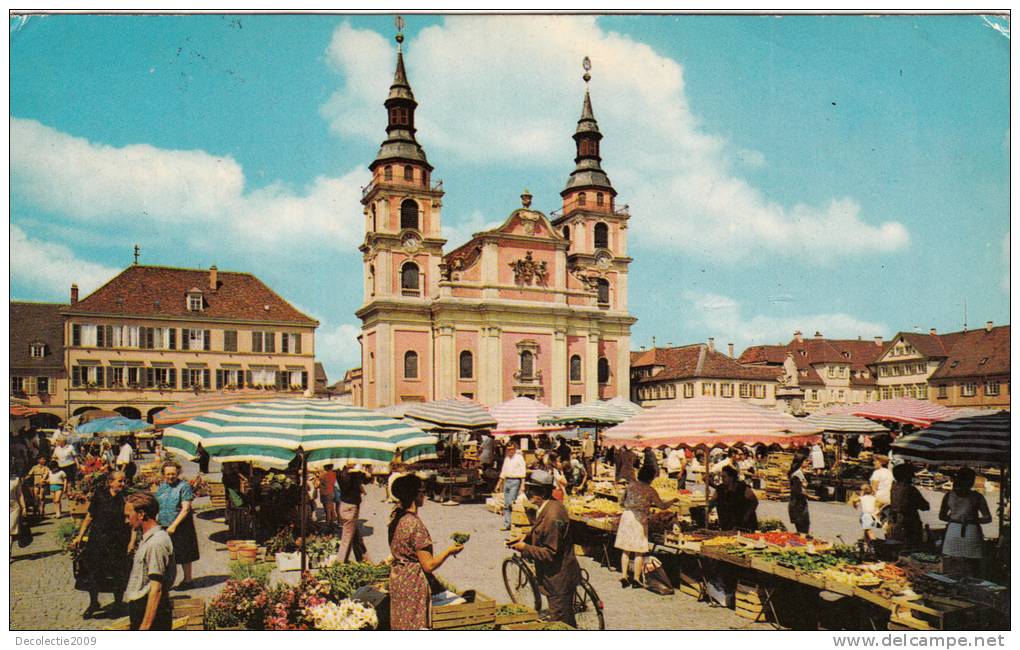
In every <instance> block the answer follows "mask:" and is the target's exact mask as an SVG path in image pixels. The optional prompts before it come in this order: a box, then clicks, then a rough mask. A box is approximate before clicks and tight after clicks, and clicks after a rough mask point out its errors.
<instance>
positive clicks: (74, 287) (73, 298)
mask: <svg viewBox="0 0 1020 650" xmlns="http://www.w3.org/2000/svg"><path fill="white" fill-rule="evenodd" d="M77 302H78V285H76V284H72V285H71V304H72V305H74V304H77Z"/></svg>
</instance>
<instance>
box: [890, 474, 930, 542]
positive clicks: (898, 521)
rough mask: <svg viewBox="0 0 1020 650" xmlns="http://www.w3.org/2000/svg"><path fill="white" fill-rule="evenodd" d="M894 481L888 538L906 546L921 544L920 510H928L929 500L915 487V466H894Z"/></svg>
mask: <svg viewBox="0 0 1020 650" xmlns="http://www.w3.org/2000/svg"><path fill="white" fill-rule="evenodd" d="M892 473H893V478H894V479H895V482H894V483H893V486H892V489H891V490H890V492H889V494H890V496H889V524H888V530H887V531H886V536H885V537H886V539H889V540H895V541H898V542H901V543H903V544H905V545H906V546H919V545H920V544H921V538H922V532H923V529H922V527H921V515H920V514H918V511H920V510H928V508H929V507H930V506H929V505H928V502H927V501H926V500H925V498H924V497H923V496H921V492H920V490H918V489H917V488H916V487H914V484H913V480H914V467H913V465H911V464H910V463H902V464H900V465H897V466H896V467H895V468H893V471H892Z"/></svg>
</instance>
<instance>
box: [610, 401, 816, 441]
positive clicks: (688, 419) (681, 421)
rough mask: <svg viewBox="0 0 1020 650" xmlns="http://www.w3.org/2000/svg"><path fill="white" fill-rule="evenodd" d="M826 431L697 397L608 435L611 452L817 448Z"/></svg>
mask: <svg viewBox="0 0 1020 650" xmlns="http://www.w3.org/2000/svg"><path fill="white" fill-rule="evenodd" d="M821 431H822V429H821V428H820V427H817V426H813V425H811V424H809V423H806V422H804V421H803V420H800V419H798V418H795V417H793V416H792V415H787V414H785V413H780V412H779V411H774V410H771V409H767V408H764V407H761V406H756V405H754V404H749V403H747V402H742V401H740V400H737V399H730V398H723V397H698V398H694V399H690V400H684V401H682V402H678V403H675V404H669V405H665V406H658V407H655V408H653V409H649V410H646V411H644V412H642V413H640V414H638V415H636V416H635V417H633V418H631V419H630V420H627V421H626V422H624V423H623V424H620V425H618V426H615V427H613V428H611V429H607V430H606V431H605V432H604V434H603V435H604V442H605V444H606V445H609V446H611V447H619V446H626V447H702V446H704V447H727V446H730V445H737V444H744V445H758V444H765V445H779V446H781V447H795V446H801V445H808V444H813V443H815V442H818V441H819V440H820V439H821V435H820V433H821Z"/></svg>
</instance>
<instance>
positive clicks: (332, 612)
mask: <svg viewBox="0 0 1020 650" xmlns="http://www.w3.org/2000/svg"><path fill="white" fill-rule="evenodd" d="M307 614H308V618H310V619H311V620H312V625H313V626H314V627H315V629H316V630H374V629H375V628H376V626H378V625H379V618H378V617H377V616H376V614H375V609H374V608H373V607H370V606H368V605H364V604H362V603H359V602H357V601H356V600H350V599H344V600H341V601H340V602H339V603H332V602H329V601H327V602H324V603H322V604H321V605H316V606H315V607H311V608H310V609H309V610H308V612H307Z"/></svg>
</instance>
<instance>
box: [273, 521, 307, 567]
mask: <svg viewBox="0 0 1020 650" xmlns="http://www.w3.org/2000/svg"><path fill="white" fill-rule="evenodd" d="M297 550H298V546H297V542H296V541H295V540H294V528H293V526H287V527H285V528H281V529H280V530H279V531H278V532H277V533H276V534H275V535H273V536H272V537H270V538H269V539H268V540H266V555H267V556H268V555H270V554H272V555H274V556H275V559H276V566H277V568H278V569H280V571H299V570H300V569H301V554H300V553H298V552H297Z"/></svg>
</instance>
